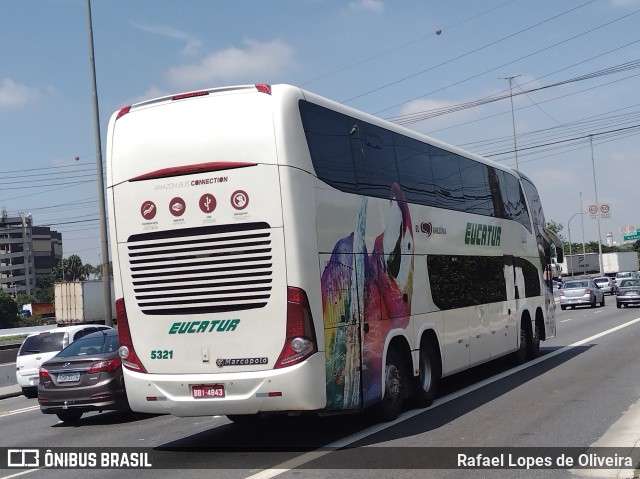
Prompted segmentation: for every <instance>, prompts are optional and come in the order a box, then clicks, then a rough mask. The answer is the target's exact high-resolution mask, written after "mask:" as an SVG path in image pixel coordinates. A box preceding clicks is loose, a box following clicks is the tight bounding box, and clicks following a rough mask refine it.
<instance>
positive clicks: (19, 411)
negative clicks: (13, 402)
mask: <svg viewBox="0 0 640 479" xmlns="http://www.w3.org/2000/svg"><path fill="white" fill-rule="evenodd" d="M38 409H40V406H29V407H25V408H22V409H14V410H13V411H0V417H6V416H13V415H14V414H22V413H23V412H29V411H37V410H38Z"/></svg>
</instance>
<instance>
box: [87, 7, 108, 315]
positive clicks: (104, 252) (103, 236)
mask: <svg viewBox="0 0 640 479" xmlns="http://www.w3.org/2000/svg"><path fill="white" fill-rule="evenodd" d="M87 28H88V30H89V63H90V65H91V68H90V70H91V93H92V97H93V127H94V135H95V143H96V170H97V173H98V208H99V210H100V240H101V241H100V243H101V249H100V251H101V255H100V262H101V265H102V285H103V293H104V324H106V325H107V326H111V325H112V320H111V317H112V315H111V277H110V276H109V241H108V239H107V213H106V206H105V197H104V178H103V175H102V140H101V138H100V114H99V110H98V88H97V82H96V63H95V59H94V53H93V26H92V22H91V0H87Z"/></svg>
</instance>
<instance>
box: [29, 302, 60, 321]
mask: <svg viewBox="0 0 640 479" xmlns="http://www.w3.org/2000/svg"><path fill="white" fill-rule="evenodd" d="M20 314H21V315H22V316H42V317H43V318H49V317H53V316H55V314H56V309H55V307H54V306H53V303H26V304H23V305H22V308H21V311H20Z"/></svg>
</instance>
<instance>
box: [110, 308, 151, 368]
mask: <svg viewBox="0 0 640 479" xmlns="http://www.w3.org/2000/svg"><path fill="white" fill-rule="evenodd" d="M116 317H117V319H118V339H119V341H120V349H119V350H118V354H119V355H120V358H121V359H122V365H123V366H124V367H125V368H127V369H131V370H132V371H138V372H141V373H146V372H147V370H146V369H145V367H144V366H143V365H142V361H140V358H138V355H137V354H136V351H135V349H134V348H133V340H132V339H131V330H130V329H129V319H128V318H127V309H126V307H125V304H124V299H122V298H119V299H118V300H116Z"/></svg>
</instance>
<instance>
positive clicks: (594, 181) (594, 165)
mask: <svg viewBox="0 0 640 479" xmlns="http://www.w3.org/2000/svg"><path fill="white" fill-rule="evenodd" d="M589 146H590V147H591V166H592V167H593V192H594V193H595V195H596V206H597V207H598V214H597V215H596V220H597V221H598V261H599V263H598V266H599V268H600V271H599V272H598V274H600V275H601V274H602V269H603V268H602V234H601V233H600V203H598V188H597V187H596V161H595V160H594V158H593V135H589Z"/></svg>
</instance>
